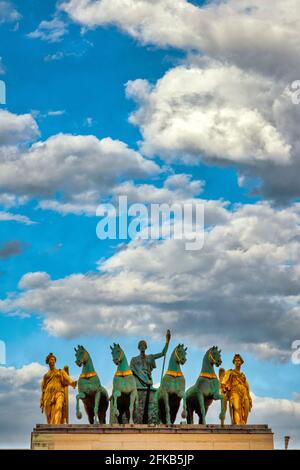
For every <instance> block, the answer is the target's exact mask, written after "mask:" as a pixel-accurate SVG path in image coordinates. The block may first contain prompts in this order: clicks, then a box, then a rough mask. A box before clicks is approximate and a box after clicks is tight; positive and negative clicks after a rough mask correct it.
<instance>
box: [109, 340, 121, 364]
mask: <svg viewBox="0 0 300 470" xmlns="http://www.w3.org/2000/svg"><path fill="white" fill-rule="evenodd" d="M110 349H111V355H112V359H113V361H114V363H115V364H116V366H118V365H119V364H121V362H122V360H123V358H124V351H123V349H122V348H121V346H120V345H119V344H116V343H114V344H113V346H110Z"/></svg>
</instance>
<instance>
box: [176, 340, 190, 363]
mask: <svg viewBox="0 0 300 470" xmlns="http://www.w3.org/2000/svg"><path fill="white" fill-rule="evenodd" d="M186 351H187V348H185V347H184V344H178V346H176V348H175V349H174V352H173V354H174V357H175V360H176V362H177V363H178V364H184V363H185V362H186Z"/></svg>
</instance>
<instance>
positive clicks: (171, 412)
mask: <svg viewBox="0 0 300 470" xmlns="http://www.w3.org/2000/svg"><path fill="white" fill-rule="evenodd" d="M186 350H187V348H185V347H184V345H183V344H178V346H176V348H175V349H174V351H173V352H172V355H171V358H170V361H169V367H168V370H167V372H166V373H165V375H164V377H163V379H162V381H161V384H160V387H159V389H158V390H157V403H158V410H159V416H160V420H161V422H162V423H164V424H174V422H175V420H176V416H177V413H178V410H179V406H180V402H181V399H182V398H183V396H184V391H185V378H184V376H183V373H182V372H181V367H180V365H181V364H184V363H185V362H186Z"/></svg>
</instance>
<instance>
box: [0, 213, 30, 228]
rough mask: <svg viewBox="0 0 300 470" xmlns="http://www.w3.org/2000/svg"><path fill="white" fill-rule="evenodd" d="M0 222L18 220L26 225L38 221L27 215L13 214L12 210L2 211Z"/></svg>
mask: <svg viewBox="0 0 300 470" xmlns="http://www.w3.org/2000/svg"><path fill="white" fill-rule="evenodd" d="M0 222H18V223H20V224H25V225H33V224H35V223H36V222H34V221H32V220H30V219H29V218H28V217H27V216H26V215H21V214H13V213H12V212H4V211H0Z"/></svg>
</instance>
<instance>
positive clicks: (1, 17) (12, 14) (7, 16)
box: [0, 1, 21, 25]
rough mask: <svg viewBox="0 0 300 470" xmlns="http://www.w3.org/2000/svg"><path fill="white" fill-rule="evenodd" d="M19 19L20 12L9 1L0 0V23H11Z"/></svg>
mask: <svg viewBox="0 0 300 470" xmlns="http://www.w3.org/2000/svg"><path fill="white" fill-rule="evenodd" d="M20 19H21V15H20V13H19V12H18V11H17V10H16V9H15V7H14V6H13V4H12V3H11V2H10V1H0V25H1V24H2V23H13V22H15V21H18V20H20Z"/></svg>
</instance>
